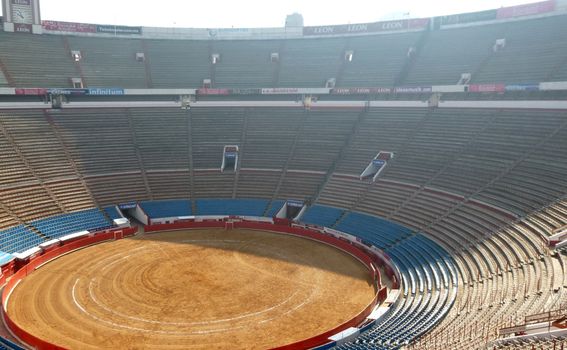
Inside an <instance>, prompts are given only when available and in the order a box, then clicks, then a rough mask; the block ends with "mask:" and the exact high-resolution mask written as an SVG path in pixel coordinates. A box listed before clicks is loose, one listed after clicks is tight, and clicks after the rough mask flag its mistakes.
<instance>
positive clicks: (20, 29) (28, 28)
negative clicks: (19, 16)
mask: <svg viewBox="0 0 567 350" xmlns="http://www.w3.org/2000/svg"><path fill="white" fill-rule="evenodd" d="M14 32H16V33H31V32H32V25H31V24H24V23H14Z"/></svg>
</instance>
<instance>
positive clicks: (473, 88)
mask: <svg viewBox="0 0 567 350" xmlns="http://www.w3.org/2000/svg"><path fill="white" fill-rule="evenodd" d="M505 87H506V86H505V85H504V84H472V85H469V92H504V91H505Z"/></svg>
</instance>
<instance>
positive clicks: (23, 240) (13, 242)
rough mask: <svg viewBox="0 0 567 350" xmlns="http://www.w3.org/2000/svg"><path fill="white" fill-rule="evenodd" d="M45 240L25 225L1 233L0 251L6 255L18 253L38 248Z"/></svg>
mask: <svg viewBox="0 0 567 350" xmlns="http://www.w3.org/2000/svg"><path fill="white" fill-rule="evenodd" d="M44 241H45V240H44V239H43V238H42V237H41V236H40V235H38V234H37V233H35V232H33V231H31V230H30V229H29V228H27V227H25V226H24V225H20V226H15V227H11V228H9V229H6V230H3V231H0V250H1V251H3V252H6V253H10V254H11V253H17V252H20V253H21V252H23V251H25V250H28V249H30V248H32V247H36V246H38V245H39V244H41V243H42V242H44Z"/></svg>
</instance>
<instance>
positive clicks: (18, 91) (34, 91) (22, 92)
mask: <svg viewBox="0 0 567 350" xmlns="http://www.w3.org/2000/svg"><path fill="white" fill-rule="evenodd" d="M45 94H47V89H39V88H38V89H36V88H32V89H16V95H28V96H29V95H33V96H41V95H45Z"/></svg>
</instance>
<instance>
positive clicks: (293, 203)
mask: <svg viewBox="0 0 567 350" xmlns="http://www.w3.org/2000/svg"><path fill="white" fill-rule="evenodd" d="M287 205H289V206H290V207H297V208H301V207H303V201H297V200H289V199H288V200H287Z"/></svg>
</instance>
